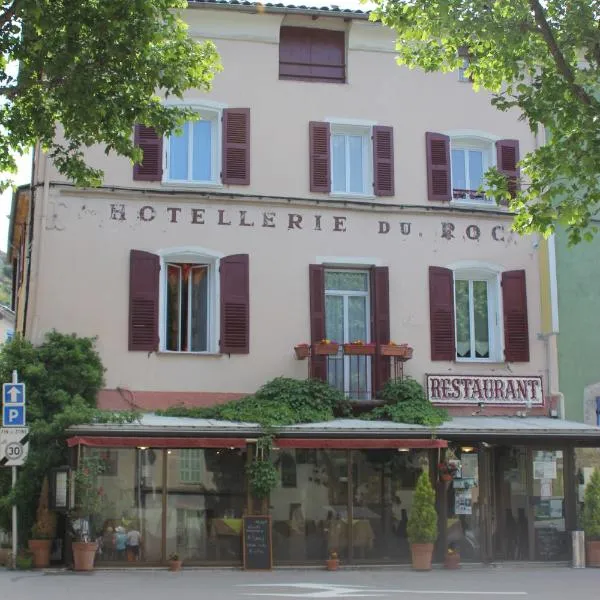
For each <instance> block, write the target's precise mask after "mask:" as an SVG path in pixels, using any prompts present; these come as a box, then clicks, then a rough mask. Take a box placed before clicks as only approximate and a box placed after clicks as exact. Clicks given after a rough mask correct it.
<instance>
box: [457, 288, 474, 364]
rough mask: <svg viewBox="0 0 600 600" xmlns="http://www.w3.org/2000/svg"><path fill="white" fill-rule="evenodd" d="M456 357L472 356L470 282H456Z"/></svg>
mask: <svg viewBox="0 0 600 600" xmlns="http://www.w3.org/2000/svg"><path fill="white" fill-rule="evenodd" d="M454 295H455V300H454V302H455V312H456V356H457V357H458V358H465V357H470V356H471V324H470V320H469V302H470V298H469V282H468V281H460V280H459V281H455V282H454Z"/></svg>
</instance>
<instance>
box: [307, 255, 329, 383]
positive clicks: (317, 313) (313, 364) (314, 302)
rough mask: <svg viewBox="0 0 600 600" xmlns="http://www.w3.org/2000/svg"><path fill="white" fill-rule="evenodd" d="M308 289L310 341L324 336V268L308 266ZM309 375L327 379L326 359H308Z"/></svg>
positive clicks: (319, 357) (315, 340) (320, 357)
mask: <svg viewBox="0 0 600 600" xmlns="http://www.w3.org/2000/svg"><path fill="white" fill-rule="evenodd" d="M308 289H309V297H310V298H309V306H310V340H311V342H312V343H315V342H319V341H321V340H322V339H324V338H325V268H324V267H323V266H322V265H309V266H308ZM310 370H311V372H310V376H311V377H313V378H314V379H321V380H322V381H327V359H326V357H325V356H314V357H313V358H312V359H311V361H310Z"/></svg>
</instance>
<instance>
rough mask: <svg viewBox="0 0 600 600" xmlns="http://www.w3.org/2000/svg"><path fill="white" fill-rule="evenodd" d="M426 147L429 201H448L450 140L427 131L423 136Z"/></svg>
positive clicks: (449, 190) (449, 194)
mask: <svg viewBox="0 0 600 600" xmlns="http://www.w3.org/2000/svg"><path fill="white" fill-rule="evenodd" d="M425 145H426V146H427V192H428V198H429V200H433V201H439V200H443V201H446V202H447V201H449V200H451V199H452V193H451V189H450V180H451V177H450V138H449V137H448V136H447V135H442V134H441V133H432V132H431V131H428V132H427V133H426V134H425Z"/></svg>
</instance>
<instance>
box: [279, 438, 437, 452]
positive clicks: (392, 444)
mask: <svg viewBox="0 0 600 600" xmlns="http://www.w3.org/2000/svg"><path fill="white" fill-rule="evenodd" d="M273 444H274V445H275V446H277V447H279V448H339V449H356V450H368V449H380V448H381V449H383V448H447V447H448V442H447V441H446V440H440V439H422V440H413V439H389V438H371V439H368V438H365V439H347V438H346V439H344V438H337V439H324V438H278V439H276V440H275V441H274V442H273Z"/></svg>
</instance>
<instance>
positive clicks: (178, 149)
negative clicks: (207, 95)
mask: <svg viewBox="0 0 600 600" xmlns="http://www.w3.org/2000/svg"><path fill="white" fill-rule="evenodd" d="M199 115H200V118H199V120H197V121H187V122H186V123H184V124H183V127H182V129H181V131H180V132H179V133H178V134H173V135H171V136H170V137H168V138H167V161H166V165H167V169H166V179H167V180H168V181H180V182H194V183H216V182H217V179H218V175H219V165H218V152H217V149H218V148H219V146H220V144H219V127H218V123H219V114H218V112H217V111H201V112H199Z"/></svg>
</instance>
